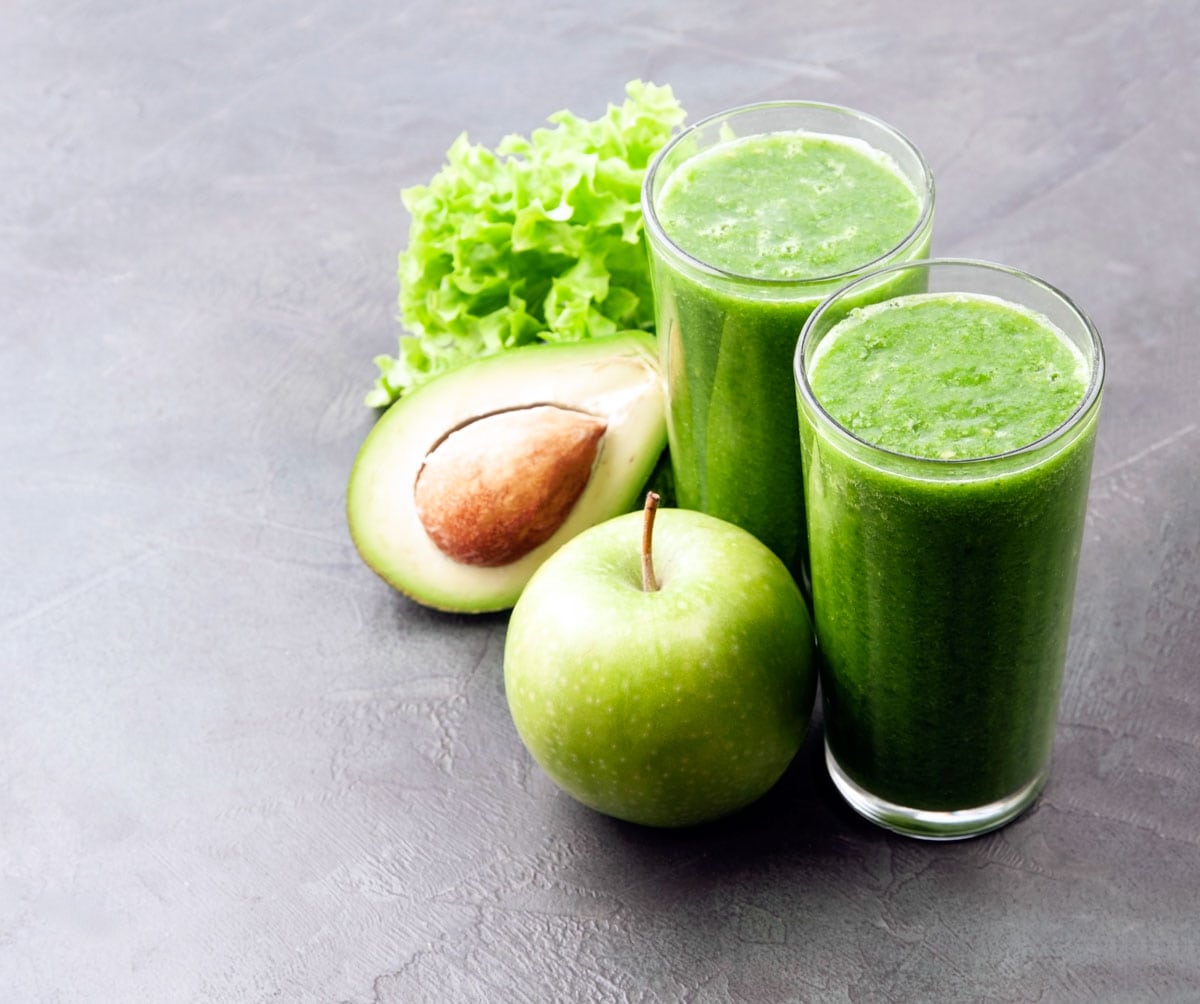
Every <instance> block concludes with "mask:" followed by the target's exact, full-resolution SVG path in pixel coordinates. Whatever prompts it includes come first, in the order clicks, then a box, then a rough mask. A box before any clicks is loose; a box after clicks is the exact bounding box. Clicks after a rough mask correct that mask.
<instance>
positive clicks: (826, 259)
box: [642, 101, 934, 584]
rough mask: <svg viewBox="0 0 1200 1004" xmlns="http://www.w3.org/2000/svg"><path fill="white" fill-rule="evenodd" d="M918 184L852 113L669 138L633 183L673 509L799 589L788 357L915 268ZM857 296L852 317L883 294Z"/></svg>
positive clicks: (802, 115)
mask: <svg viewBox="0 0 1200 1004" xmlns="http://www.w3.org/2000/svg"><path fill="white" fill-rule="evenodd" d="M933 205H934V189H933V177H932V175H931V173H930V171H929V168H928V165H927V164H926V163H925V160H924V158H923V157H922V156H921V154H920V152H919V151H918V150H917V149H916V147H914V146H913V144H912V143H910V142H909V141H908V140H907V139H906V138H905V137H903V136H902V135H900V134H899V133H898V132H897V131H896V130H894V129H892V128H891V127H890V126H888V125H887V124H885V123H883V122H881V121H879V120H878V119H875V118H872V117H871V116H869V115H864V114H863V113H861V112H857V111H854V110H852V109H849V108H842V107H839V106H836V105H827V104H819V103H815V102H806V101H776V102H765V103H762V104H756V105H748V106H744V107H741V108H735V109H733V110H731V111H726V112H721V113H719V114H717V115H714V116H712V117H710V118H707V119H704V120H703V121H701V122H698V123H696V124H695V125H694V126H692V127H691V128H689V129H687V130H685V131H683V132H682V133H680V134H679V135H678V136H677V137H675V139H673V140H672V142H671V143H669V144H668V145H667V146H666V147H665V148H664V149H663V150H662V151H661V152H660V154H659V155H658V157H657V158H656V160H655V161H654V163H653V164H651V166H650V168H649V170H648V171H647V172H646V176H645V180H644V184H643V188H642V213H643V216H644V218H645V222H646V234H647V237H648V246H649V256H650V266H651V277H652V280H653V285H654V299H655V315H656V324H657V330H658V341H659V351H660V355H661V357H662V362H663V371H664V373H665V374H666V378H667V402H668V410H667V419H668V422H667V430H668V439H669V445H670V454H671V463H672V467H673V468H674V474H675V489H676V494H677V500H678V503H679V505H681V506H683V507H685V508H689V509H698V510H700V511H702V512H706V513H709V514H710V515H713V516H718V517H720V518H722V519H725V520H728V521H729V522H731V523H736V524H737V525H739V526H741V527H743V528H745V529H747V530H749V531H750V532H751V533H753V534H755V535H756V536H757V537H758V538H759V539H760V540H762V541H763V542H764V543H765V544H766V545H767V546H768V547H770V548H771V549H772V550H773V551H774V552H775V553H776V554H777V555H779V557H780V558H781V559H782V560H783V561H784V563H785V564H787V565H788V566H789V567H790V568H791V569H792V571H793V573H794V574H795V575H796V577H797V579H798V580H799V581H800V582H801V583H802V584H804V582H805V571H806V569H805V562H804V549H805V532H804V500H803V492H802V489H801V478H800V440H799V436H798V434H797V432H796V396H795V388H794V385H793V380H792V357H793V355H794V354H795V349H796V340H797V339H798V338H799V336H800V329H801V327H802V326H803V324H804V321H805V320H806V319H807V317H808V315H809V314H810V313H811V312H812V310H813V308H814V307H816V305H817V304H818V303H820V302H821V300H822V299H824V298H825V297H826V296H828V295H829V294H830V293H832V292H833V291H834V290H835V289H837V288H838V287H839V286H841V285H843V284H844V283H846V282H848V281H850V280H852V279H855V278H857V277H859V276H861V275H863V274H865V273H866V272H868V271H871V270H873V269H876V268H878V267H880V266H881V265H884V264H888V263H890V262H895V261H905V260H908V259H912V258H921V257H924V256H925V255H927V254H928V250H929V240H930V234H931V231H932V226H933ZM895 291H896V290H894V289H889V288H888V287H887V286H886V285H885V284H880V283H871V284H866V285H862V286H860V287H859V295H860V296H861V297H862V299H863V300H864V302H865V301H868V300H871V299H877V298H879V297H881V296H883V295H886V294H887V293H889V292H895Z"/></svg>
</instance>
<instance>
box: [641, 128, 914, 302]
mask: <svg viewBox="0 0 1200 1004" xmlns="http://www.w3.org/2000/svg"><path fill="white" fill-rule="evenodd" d="M655 209H656V212H657V214H658V217H659V220H660V222H661V223H662V227H663V230H664V231H665V232H666V234H667V235H668V236H669V237H670V238H671V240H672V241H674V242H675V244H676V245H678V246H679V247H680V248H682V249H683V250H684V251H686V252H687V253H688V254H689V255H691V256H692V257H694V258H698V259H699V260H701V261H703V262H706V263H707V264H709V265H714V266H716V267H717V268H720V269H722V270H723V271H726V272H732V273H734V274H736V275H741V276H747V277H751V278H757V279H791V280H796V279H818V278H822V277H824V276H830V275H837V274H840V273H842V272H848V271H851V270H854V269H857V268H860V267H862V266H863V265H865V264H867V263H869V262H872V261H874V260H875V259H876V258H879V257H881V256H882V255H885V254H887V253H888V252H889V251H891V250H892V249H893V248H895V247H896V246H897V245H898V244H900V243H901V242H902V241H903V240H904V239H905V238H906V237H907V236H908V235H909V234H910V233H911V232H912V230H913V228H914V227H915V226H916V224H917V221H918V219H919V218H920V214H921V206H920V200H919V199H918V198H917V193H916V192H915V191H913V189H912V186H911V185H910V184H909V183H908V181H907V179H905V178H904V176H903V175H902V174H901V173H900V170H899V168H898V167H897V166H896V164H895V162H893V161H892V160H891V159H890V158H889V157H887V156H886V155H884V154H883V153H881V152H880V151H878V150H876V149H874V148H873V147H871V146H869V145H867V144H866V143H863V142H861V141H857V140H851V139H842V138H838V137H834V136H829V135H826V134H823V133H810V132H801V131H792V132H778V133H768V134H762V135H754V136H746V137H743V138H741V139H734V140H730V141H729V142H726V143H721V144H719V145H717V146H714V147H712V148H710V149H708V150H705V151H703V152H702V153H699V154H697V155H696V156H695V157H693V158H691V159H690V160H688V161H686V162H684V163H683V164H681V165H680V166H679V167H678V168H677V169H676V170H675V171H674V172H673V173H672V174H671V176H670V178H669V179H668V180H667V182H666V184H665V185H664V186H663V189H662V191H661V193H660V194H659V197H658V200H657V202H656V205H655Z"/></svg>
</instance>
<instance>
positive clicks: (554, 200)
mask: <svg viewBox="0 0 1200 1004" xmlns="http://www.w3.org/2000/svg"><path fill="white" fill-rule="evenodd" d="M625 91H626V95H627V97H626V100H625V102H624V103H623V104H621V105H611V104H610V105H609V106H608V109H607V111H606V113H605V114H604V115H603V116H602V117H601V118H599V119H597V120H595V121H585V120H583V119H580V118H579V117H577V116H575V115H573V114H572V113H571V112H569V111H560V112H557V113H556V114H554V115H551V116H550V118H549V120H548V121H549V123H550V126H548V127H545V128H540V129H536V130H534V132H533V133H532V134H531V135H530V136H529V137H523V136H517V135H512V136H507V137H505V138H504V139H503V140H502V141H501V142H500V144H499V145H498V146H497V147H496V149H495V150H489V149H487V148H485V147H483V146H477V145H473V144H472V143H470V142H469V141H468V139H467V136H466V134H465V133H464V134H462V135H460V136H459V137H458V138H457V139H456V140H455V141H454V143H453V144H452V145H451V147H450V149H449V151H448V152H447V154H446V164H445V165H444V166H443V168H442V169H441V171H439V172H438V174H437V175H436V176H435V177H434V178H433V179H432V180H431V181H430V182H429V184H428V185H418V186H416V187H413V188H408V189H406V190H405V191H404V192H402V193H401V198H402V199H403V202H404V206H405V208H406V209H407V210H408V211H409V213H410V215H411V217H412V220H411V226H410V230H409V239H408V246H407V247H406V248H405V250H404V251H402V252H401V253H400V260H399V280H400V297H399V305H400V319H401V321H402V323H403V325H404V327H405V328H406V329H407V334H404V335H402V336H401V337H400V350H399V353H398V354H397V355H396V356H395V357H392V356H379V357H378V358H377V359H376V360H375V363H376V365H377V366H378V367H379V371H380V375H379V377H378V379H377V380H376V383H375V386H374V387H373V388H372V390H371V391H370V393H369V394H368V395H367V398H366V403H367V404H368V405H370V406H373V407H383V406H386V405H388V404H390V403H391V402H392V401H394V400H396V399H397V398H398V397H400V396H402V395H403V394H404V393H406V392H407V391H408V390H410V389H412V388H413V387H416V386H418V385H420V384H421V383H424V382H425V381H426V380H428V379H430V378H431V377H433V376H436V375H437V374H439V373H442V372H445V371H447V370H449V369H452V368H454V367H455V366H458V365H460V364H461V363H464V362H466V361H468V360H470V359H474V358H478V357H480V356H486V355H492V354H495V353H497V352H503V351H504V350H505V349H509V348H513V347H515V346H518V345H524V344H527V343H530V342H535V341H547V342H556V341H578V340H580V339H584V338H591V337H595V336H598V335H606V334H611V333H613V332H616V331H621V330H625V329H630V328H636V329H641V330H645V331H653V329H654V305H653V299H652V296H651V291H650V277H649V272H648V267H647V263H646V253H645V247H644V237H643V231H642V211H641V201H640V200H641V185H642V177H643V175H644V174H645V171H646V168H647V167H648V166H649V163H650V160H651V159H652V158H653V156H654V154H655V153H657V152H658V150H659V149H660V148H661V147H662V146H663V145H665V143H666V142H667V140H668V139H669V138H670V136H671V133H672V131H673V130H674V129H675V128H676V127H677V126H679V125H681V124H682V122H683V120H684V117H685V116H684V111H683V109H682V108H681V107H680V105H679V103H678V102H677V101H676V100H675V97H674V95H673V94H672V92H671V89H670V87H658V86H655V85H654V84H648V83H643V82H642V81H638V80H635V81H631V82H630V83H629V84H628V85H626V88H625Z"/></svg>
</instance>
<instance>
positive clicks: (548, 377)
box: [346, 331, 669, 613]
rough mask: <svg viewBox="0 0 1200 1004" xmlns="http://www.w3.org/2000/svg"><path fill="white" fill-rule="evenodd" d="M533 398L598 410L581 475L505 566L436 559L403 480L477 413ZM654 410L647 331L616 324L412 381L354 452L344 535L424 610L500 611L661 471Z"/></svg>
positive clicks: (658, 405)
mask: <svg viewBox="0 0 1200 1004" xmlns="http://www.w3.org/2000/svg"><path fill="white" fill-rule="evenodd" d="M538 404H554V405H559V406H561V407H564V408H574V409H578V410H581V411H586V412H589V413H591V414H594V415H597V416H600V417H602V418H603V419H604V420H605V422H606V423H607V431H606V432H605V435H604V437H603V440H602V442H601V447H600V450H599V453H598V456H597V459H596V462H595V465H594V467H593V471H592V476H591V478H590V480H589V481H588V484H587V486H586V487H585V488H584V490H583V492H582V494H581V495H580V497H579V500H578V501H577V502H576V504H575V506H574V508H573V509H572V510H571V512H570V513H569V514H568V516H567V518H566V520H565V521H564V522H563V524H562V525H561V526H560V527H559V528H558V530H557V531H556V532H555V533H554V534H553V535H551V536H550V538H549V539H547V540H546V541H545V542H544V543H543V544H541V545H539V546H538V547H536V548H534V549H533V550H532V551H530V552H529V553H527V554H525V555H524V556H522V557H520V558H518V559H517V560H515V561H513V562H511V563H510V564H507V565H502V566H499V567H482V566H478V565H470V564H464V563H461V562H458V561H455V560H454V559H452V558H450V557H448V556H447V555H446V554H444V553H443V552H442V551H441V550H439V549H438V547H437V545H436V544H434V542H433V541H432V539H431V538H430V537H429V535H428V534H427V533H426V531H425V528H424V526H423V525H422V523H421V521H420V519H419V517H418V514H417V509H416V503H415V500H414V487H415V484H416V479H417V476H418V474H419V473H420V470H421V466H422V464H423V463H424V460H425V457H426V456H427V455H428V454H429V452H430V451H431V450H432V449H433V448H434V447H435V446H436V445H437V444H438V443H439V442H440V441H441V440H443V439H444V438H445V437H446V436H447V435H448V434H449V433H450V432H451V431H453V430H454V429H457V428H459V427H461V426H463V425H465V424H466V423H468V422H470V421H472V420H473V419H476V418H478V417H480V416H482V415H487V414H492V413H495V412H500V411H505V410H508V409H513V408H523V407H529V406H532V405H538ZM665 449H666V406H665V400H664V391H663V383H662V379H661V374H660V372H659V368H658V358H657V351H656V348H655V342H654V337H653V336H652V335H649V334H647V333H645V332H640V331H627V332H621V333H619V334H615V335H609V336H605V337H602V338H593V339H589V340H586V341H582V342H574V343H567V344H562V343H559V344H536V345H529V346H523V347H521V348H517V349H512V350H509V351H507V352H504V353H501V354H498V355H494V356H488V357H485V358H482V359H479V360H476V361H474V362H471V363H468V364H466V365H465V366H461V367H459V368H458V369H455V370H452V371H451V372H449V373H446V374H444V375H442V376H440V377H438V378H436V379H435V380H432V381H430V382H428V383H426V384H424V385H422V386H421V387H419V388H417V389H416V390H415V391H413V392H412V393H411V394H409V395H408V396H406V397H403V398H401V399H400V400H399V401H397V402H396V403H395V404H393V405H392V406H391V407H390V408H388V410H387V411H386V412H384V413H383V415H382V416H381V418H380V419H379V421H378V422H377V423H376V424H375V426H374V427H373V428H372V429H371V430H370V432H369V433H368V434H367V436H366V439H365V440H364V441H363V443H362V446H361V447H360V449H359V451H358V455H357V457H356V458H355V461H354V465H353V467H352V469H351V472H350V479H349V484H348V486H347V492H346V516H347V522H348V524H349V529H350V536H351V538H352V540H353V542H354V545H355V547H356V548H357V550H358V553H359V555H360V556H361V557H362V559H363V561H364V562H366V564H367V565H368V566H369V567H370V568H371V569H373V570H374V571H375V572H376V574H378V575H379V576H380V578H382V579H383V580H384V581H385V582H387V583H388V584H389V585H391V586H392V587H393V588H395V589H397V590H398V591H400V592H401V593H403V594H405V595H406V596H409V597H410V598H411V599H413V600H415V601H416V602H418V603H421V604H422V605H424V606H428V607H432V608H434V609H438V610H445V611H450V612H455V613H485V612H490V611H497V610H506V609H509V608H511V607H512V606H513V604H514V603H516V601H517V598H518V597H519V596H520V595H521V591H522V589H524V587H525V583H526V582H528V581H529V578H530V576H532V575H533V573H534V572H535V571H536V570H537V568H538V567H540V566H541V564H542V562H544V561H545V560H546V558H548V557H549V556H550V555H551V554H553V553H554V552H555V551H557V550H558V548H559V547H561V546H562V545H563V544H564V543H566V542H567V541H568V540H570V539H571V538H573V537H574V536H575V535H576V534H578V533H579V532H581V531H582V530H584V529H587V528H588V527H589V526H593V525H595V524H596V523H600V522H603V521H604V520H607V519H609V518H611V517H613V516H618V515H620V514H622V513H624V512H628V511H630V510H631V509H633V508H634V507H635V506H637V505H639V504H640V502H641V495H642V491H643V489H644V487H645V486H646V483H647V480H648V479H650V478H651V476H652V474H654V476H655V480H656V481H661V480H663V479H664V478H669V466H668V467H667V468H666V469H665V471H664V467H663V457H664V456H665V453H664V451H665Z"/></svg>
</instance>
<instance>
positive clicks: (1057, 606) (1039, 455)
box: [800, 263, 1099, 835]
mask: <svg viewBox="0 0 1200 1004" xmlns="http://www.w3.org/2000/svg"><path fill="white" fill-rule="evenodd" d="M934 264H936V263H934ZM814 320H818V321H819V320H820V318H814ZM1096 345H1097V352H1098V342H1097V343H1096ZM801 355H802V356H803V359H804V361H803V364H802V369H803V373H802V375H801V379H800V386H801V391H800V428H801V438H802V441H803V451H804V464H805V482H806V484H805V488H806V500H807V506H808V515H809V526H810V536H809V540H810V561H811V569H812V589H813V603H814V615H815V621H816V626H817V634H818V639H819V644H820V646H821V650H822V658H823V674H824V675H823V677H822V689H823V700H824V721H825V729H826V743H827V750H828V754H829V756H830V758H831V759H832V763H831V769H832V770H834V771H835V780H837V779H838V778H837V774H838V773H840V774H841V775H844V776H845V777H847V778H848V779H849V781H850V782H851V783H852V784H853V785H855V786H857V787H858V788H859V789H861V790H862V792H864V793H868V794H869V796H870V797H872V798H874V799H877V800H882V802H884V803H888V804H890V805H891V806H893V807H894V806H899V807H905V808H907V809H911V810H917V811H918V812H934V813H954V812H962V811H963V810H971V809H975V808H978V807H983V806H988V805H989V804H994V803H1000V802H1003V801H1004V800H1006V799H1019V801H1020V804H1019V808H1023V807H1024V805H1026V804H1028V802H1029V801H1031V800H1032V798H1033V797H1034V796H1035V795H1036V792H1037V789H1038V788H1040V786H1041V784H1042V782H1043V781H1044V779H1045V775H1046V771H1047V768H1048V763H1049V755H1050V748H1051V744H1052V741H1053V735H1054V722H1055V715H1056V710H1057V704H1058V691H1059V683H1060V677H1061V673H1062V667H1063V662H1064V659H1065V653H1066V646H1067V636H1068V630H1069V627H1070V620H1071V599H1072V593H1073V588H1074V580H1075V568H1076V564H1077V559H1078V553H1079V547H1080V540H1081V536H1082V530H1083V523H1084V513H1085V509H1086V502H1087V491H1088V480H1089V472H1090V469H1091V457H1092V446H1093V440H1094V434H1095V425H1096V418H1097V414H1098V401H1099V397H1098V393H1099V391H1098V378H1097V379H1094V378H1093V375H1094V371H1095V369H1096V363H1095V361H1094V360H1092V359H1090V358H1088V357H1086V356H1085V355H1084V351H1083V350H1081V348H1080V347H1079V345H1078V344H1077V343H1076V341H1075V340H1073V339H1072V338H1070V337H1068V336H1067V335H1066V334H1065V333H1064V331H1063V330H1061V329H1060V327H1059V326H1058V325H1056V324H1055V323H1053V322H1052V321H1051V320H1050V319H1048V318H1047V317H1046V316H1044V315H1042V314H1041V313H1038V312H1035V311H1032V310H1030V309H1027V308H1026V307H1025V306H1023V305H1020V304H1018V303H1015V302H1011V301H1008V300H1006V299H1001V298H998V297H996V296H992V295H985V294H979V293H955V292H936V293H928V294H917V295H909V296H903V297H900V298H898V299H894V300H890V301H888V302H885V303H879V304H875V305H871V306H867V307H864V308H861V309H856V310H854V311H853V312H851V313H850V314H849V315H848V316H846V315H844V314H843V315H841V317H840V319H838V315H837V314H834V315H833V316H832V318H831V320H830V322H829V323H828V325H826V326H824V330H823V332H818V331H816V330H813V331H811V332H808V333H806V339H805V344H804V346H803V347H802V352H801ZM806 387H807V389H806ZM1089 395H1091V396H1089ZM1085 402H1087V404H1088V406H1087V407H1083V405H1084V403H1085ZM818 404H819V408H818ZM822 409H823V411H822ZM830 419H832V422H831V421H830ZM843 793H845V789H844V788H843ZM1016 807H1017V805H1016V803H1014V806H1013V808H1016ZM860 811H861V810H860ZM1006 818H1007V817H1006ZM885 825H887V823H886V820H885ZM905 825H907V826H909V827H910V831H911V832H919V829H920V827H919V825H914V824H912V823H911V820H910V821H909V823H907V824H905ZM894 828H900V829H903V828H904V826H897V827H894ZM926 835H938V834H937V833H936V832H931V833H929V834H926ZM951 835H964V834H963V833H952V834H951Z"/></svg>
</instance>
